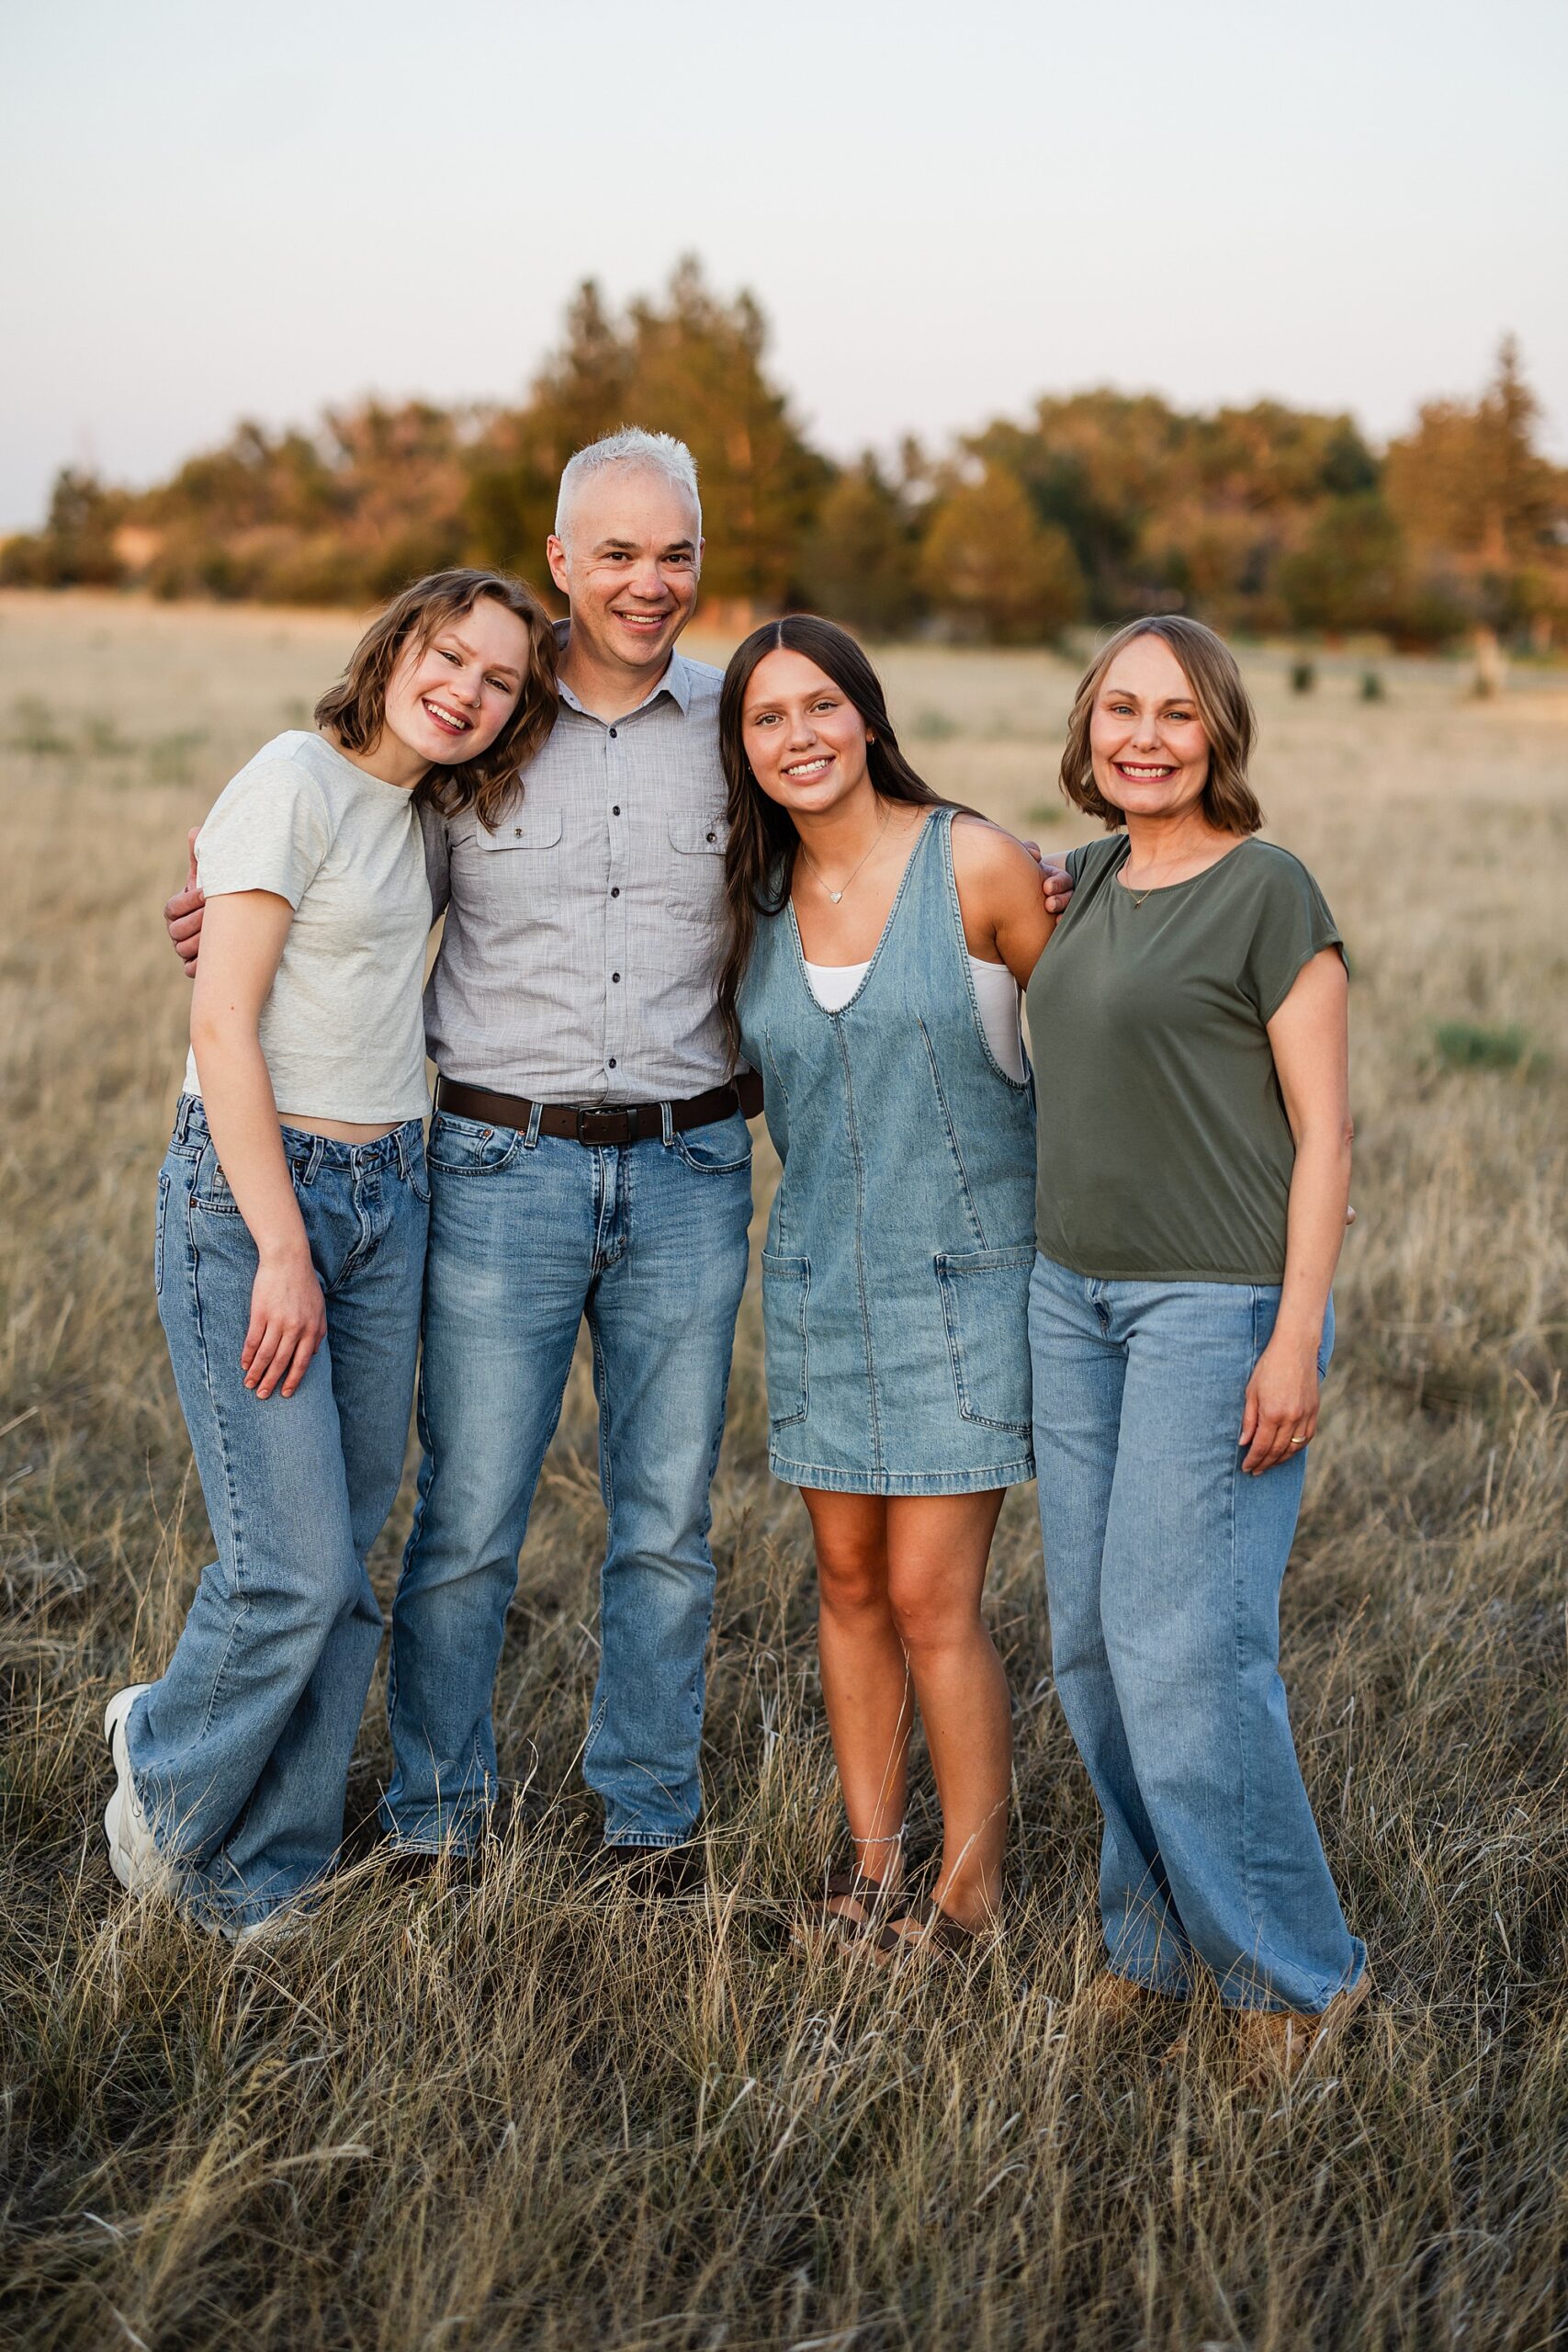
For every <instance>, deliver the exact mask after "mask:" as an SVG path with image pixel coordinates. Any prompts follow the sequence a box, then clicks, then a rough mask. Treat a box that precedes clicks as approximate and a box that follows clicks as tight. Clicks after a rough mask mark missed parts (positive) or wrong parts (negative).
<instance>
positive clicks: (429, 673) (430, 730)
mask: <svg viewBox="0 0 1568 2352" xmlns="http://www.w3.org/2000/svg"><path fill="white" fill-rule="evenodd" d="M527 667H528V632H527V630H526V629H525V628H524V626H523V623H522V622H521V621H520V620H519V619H518V617H517V615H516V614H515V613H513V612H509V611H508V610H507V608H506V606H505V605H500V604H497V602H496V600H495V598H494V597H493V596H480V597H479V599H478V600H477V602H476V603H475V604H474V605H471V606H470V607H469V609H468V612H466V613H460V614H458V615H457V618H456V619H455V620H451V621H448V622H447V623H446V625H445V626H444V627H443V628H438V629H437V630H436V631H435V634H434V637H432V639H430V642H429V643H428V645H420V644H419V643H418V642H417V641H414V640H411V641H410V642H409V643H408V644H407V645H405V646H404V648H403V650H402V651H401V653H400V655H399V656H398V660H397V663H396V666H395V667H394V669H393V671H392V674H391V676H390V677H389V679H388V681H387V706H386V719H385V724H386V728H387V731H388V732H389V734H391V735H395V736H396V737H397V739H398V741H400V743H402V744H404V745H405V746H406V747H407V749H408V750H409V751H410V752H414V753H415V754H417V756H418V757H419V758H420V759H422V760H423V761H425V762H426V763H428V764H430V765H431V766H435V767H453V766H456V765H457V763H459V762H461V761H463V760H475V759H478V757H479V753H480V752H488V751H489V749H490V747H491V744H492V743H493V742H494V741H495V739H496V737H497V736H498V735H499V734H500V732H501V730H502V728H503V727H504V726H505V724H506V722H507V720H508V719H509V718H511V716H512V714H513V711H514V710H515V709H516V707H517V697H518V695H520V694H521V693H522V691H523V680H524V678H525V675H526V673H527Z"/></svg>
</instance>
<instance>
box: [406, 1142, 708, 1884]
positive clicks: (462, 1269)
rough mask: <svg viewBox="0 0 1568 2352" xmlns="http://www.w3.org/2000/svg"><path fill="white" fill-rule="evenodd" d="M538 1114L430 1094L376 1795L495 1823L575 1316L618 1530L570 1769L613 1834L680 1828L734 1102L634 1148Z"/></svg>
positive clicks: (415, 1839) (690, 1731)
mask: <svg viewBox="0 0 1568 2352" xmlns="http://www.w3.org/2000/svg"><path fill="white" fill-rule="evenodd" d="M536 1128H537V1122H536V1123H535V1128H534V1131H532V1132H530V1133H526V1134H522V1133H519V1132H517V1131H516V1130H514V1129H513V1128H510V1127H489V1126H485V1125H480V1124H479V1123H477V1122H476V1121H474V1120H471V1119H459V1118H454V1117H452V1116H450V1115H449V1114H446V1113H444V1112H443V1113H438V1114H437V1115H436V1117H435V1120H434V1124H433V1125H432V1127H431V1133H430V1166H431V1186H432V1193H433V1196H434V1197H433V1202H432V1207H431V1225H430V1260H429V1267H428V1272H427V1276H426V1283H425V1310H424V1361H423V1371H422V1374H421V1379H420V1405H419V1414H420V1436H421V1439H422V1440H423V1446H424V1460H423V1465H422V1467H421V1470H420V1480H419V1506H418V1510H417V1511H416V1513H415V1518H414V1526H413V1532H412V1536H411V1537H410V1539H409V1546H408V1551H407V1553H406V1555H404V1560H403V1573H402V1579H401V1582H400V1585H399V1587H398V1594H397V1599H396V1601H395V1602H394V1604H393V1610H392V1658H391V1669H390V1674H389V1683H388V1704H389V1711H390V1715H391V1733H392V1748H393V1754H394V1759H395V1770H394V1773H393V1779H392V1784H391V1787H390V1788H389V1791H388V1792H387V1795H386V1797H385V1799H384V1800H383V1817H384V1820H385V1822H386V1825H387V1827H388V1829H389V1832H390V1834H391V1836H392V1837H393V1838H394V1839H395V1840H396V1841H397V1842H398V1843H399V1844H400V1845H401V1846H403V1847H406V1848H412V1849H432V1848H434V1847H436V1846H438V1845H440V1844H442V1843H444V1842H446V1841H448V1840H449V1841H451V1842H452V1843H453V1844H455V1845H457V1846H458V1847H466V1846H468V1845H470V1844H471V1843H472V1842H473V1840H474V1839H475V1838H477V1837H478V1836H479V1835H481V1834H482V1832H483V1828H484V1825H485V1820H486V1816H487V1813H488V1809H489V1806H490V1804H491V1801H492V1799H493V1797H494V1795H495V1792H496V1778H497V1773H496V1755H495V1732H494V1725H493V1723H492V1720H491V1693H492V1691H493V1688H494V1683H495V1672H496V1665H497V1662H498V1660H499V1658H500V1655H501V1645H502V1633H503V1630H504V1625H505V1619H506V1611H507V1606H508V1603H509V1602H510V1600H511V1599H512V1596H513V1591H514V1590H515V1588H516V1583H517V1555H518V1553H519V1551H520V1550H521V1548H522V1544H523V1538H524V1535H525V1531H526V1529H527V1525H528V1512H529V1509H530V1506H531V1505H532V1502H533V1499H534V1489H535V1487H536V1484H537V1481H538V1476H539V1468H540V1464H542V1463H543V1461H544V1458H545V1449H546V1447H547V1445H548V1444H549V1442H550V1439H551V1437H552V1435H553V1434H554V1431H555V1427H556V1423H557V1421H558V1419H559V1418H560V1409H561V1398H562V1396H563V1394H564V1392H565V1388H566V1382H567V1374H569V1372H570V1369H571V1358H572V1350H573V1346H574V1344H575V1342H576V1339H577V1331H578V1326H579V1324H580V1323H581V1320H582V1318H583V1317H584V1316H586V1317H587V1319H588V1329H589V1332H590V1335H591V1338H592V1346H593V1384H594V1390H595V1394H596V1395H597V1397H598V1399H599V1438H600V1443H599V1476H600V1484H601V1487H602V1488H603V1491H604V1503H605V1508H606V1510H607V1511H608V1513H609V1531H608V1544H607V1548H606V1552H605V1557H604V1569H603V1573H602V1577H601V1585H600V1654H599V1655H600V1665H599V1678H598V1687H597V1689H596V1690H595V1691H594V1694H593V1702H592V1712H591V1715H590V1720H589V1726H588V1739H587V1745H586V1747H585V1749H584V1752H583V1776H584V1778H585V1779H586V1781H587V1782H588V1784H589V1786H590V1788H592V1790H593V1791H594V1792H596V1793H597V1794H598V1795H599V1796H600V1797H601V1798H602V1799H603V1801H604V1835H605V1838H607V1839H608V1840H610V1841H612V1842H614V1843H615V1844H619V1845H628V1846H649V1847H654V1846H671V1845H676V1844H679V1843H680V1842H681V1840H682V1838H686V1837H688V1836H689V1835H690V1834H691V1831H692V1828H693V1826H694V1824H695V1821H696V1818H697V1814H698V1811H699V1808H700V1804H701V1794H702V1789H701V1781H700V1777H699V1770H698V1749H699V1745H700V1740H701V1735H702V1720H703V1697H704V1666H703V1654H704V1650H705V1645H706V1642H707V1632H708V1623H709V1620H710V1617H711V1615H712V1611H713V1589H714V1566H713V1555H712V1554H711V1553H710V1551H709V1549H708V1544H707V1533H708V1528H709V1525H710V1523H711V1513H710V1511H709V1508H708V1486H709V1482H710V1480H711V1479H712V1476H713V1473H714V1467H715V1464H716V1461H717V1458H718V1444H719V1438H720V1435H721V1434H722V1431H723V1427H724V1408H725V1398H726V1393H727V1390H728V1381H729V1358H730V1350H731V1347H732V1345H733V1341H734V1336H735V1317H736V1311H737V1309H738V1307H739V1303H740V1293H741V1290H742V1288H743V1286H744V1283H745V1280H746V1263H747V1242H746V1236H747V1227H748V1224H749V1222H750V1211H751V1178H750V1165H751V1139H750V1135H749V1134H748V1132H747V1127H746V1122H745V1120H744V1119H743V1118H742V1117H741V1116H740V1115H739V1113H736V1114H734V1115H733V1116H731V1117H730V1118H728V1119H723V1120H718V1121H716V1122H715V1123H714V1124H713V1125H711V1126H704V1127H696V1128H693V1129H691V1130H689V1131H688V1132H687V1133H686V1134H684V1135H674V1136H671V1137H670V1138H669V1139H668V1140H666V1141H664V1142H662V1143H661V1142H660V1141H659V1140H658V1139H657V1138H652V1137H650V1138H649V1139H648V1140H647V1141H644V1142H640V1143H636V1144H631V1145H627V1146H624V1147H616V1146H592V1147H587V1146H584V1145H582V1144H580V1143H575V1142H571V1141H569V1140H567V1139H566V1138H564V1137H558V1136H540V1135H539V1134H538V1133H537V1131H536Z"/></svg>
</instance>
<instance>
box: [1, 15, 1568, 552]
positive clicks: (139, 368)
mask: <svg viewBox="0 0 1568 2352" xmlns="http://www.w3.org/2000/svg"><path fill="white" fill-rule="evenodd" d="M1565 156H1568V6H1565V5H1564V4H1563V0H1486V5H1485V6H1475V5H1473V0H1467V5H1456V0H1425V5H1419V6H1417V5H1414V0H1359V5H1357V0H1316V5H1315V6H1306V7H1296V8H1292V9H1290V10H1286V9H1284V8H1282V7H1280V6H1269V5H1268V0H1185V5H1183V6H1172V5H1170V0H1160V4H1159V5H1156V0H1119V5H1111V6H1095V5H1092V0H1075V5H1073V6H1059V5H1056V0H942V5H933V4H932V0H790V5H789V6H777V5H773V6H756V5H751V4H750V0H724V5H718V0H689V4H688V0H665V5H663V6H650V5H648V0H578V5H576V6H572V5H570V0H558V4H557V5H556V6H553V7H544V6H536V5H533V0H439V4H438V5H434V6H423V7H422V6H415V5H413V0H377V4H376V5H367V0H310V4H309V5H307V0H267V5H266V6H264V7H261V8H258V9H255V10H250V9H246V10H243V11H242V10H240V9H237V8H232V7H227V6H220V5H217V0H130V4H129V5H128V0H114V5H110V0H49V5H48V6H37V7H34V8H31V9H28V11H26V13H25V14H24V11H23V9H22V6H21V5H20V0H0V315H3V316H4V317H5V319H6V338H5V342H6V356H5V358H4V362H3V364H0V530H3V529H6V528H15V527H17V526H26V525H28V524H31V523H33V522H35V521H37V520H38V519H39V515H41V512H42V508H43V504H44V502H45V499H46V496H47V491H48V485H49V482H50V481H51V477H52V475H53V473H54V470H55V469H56V468H57V467H58V466H60V465H62V464H65V463H84V462H85V463H90V464H92V465H95V466H96V467H97V468H98V469H101V470H102V471H103V473H104V474H105V475H106V476H107V477H108V478H110V479H112V480H116V481H127V482H131V483H138V484H140V483H144V482H147V481H153V480H155V479H157V478H158V477H160V476H161V475H163V474H164V473H166V472H167V471H168V470H169V469H171V468H172V467H173V466H174V465H175V463H177V461H178V460H179V459H180V458H183V457H185V456H186V455H188V454H190V453H191V452H192V451H194V450H196V449H197V448H201V447H210V446H212V445H213V444H215V443H217V442H218V441H220V440H221V439H222V438H223V437H224V436H225V435H227V433H228V432H229V430H230V428H231V425H232V424H233V423H234V421H235V420H236V419H237V418H238V417H240V416H241V415H252V416H255V417H259V418H260V419H262V420H263V421H264V422H265V423H266V424H275V425H276V424H287V423H301V422H309V421H310V419H311V418H312V417H313V416H314V415H315V413H317V411H318V410H319V409H320V408H321V406H322V405H323V404H325V403H327V402H344V401H352V400H354V399H355V398H356V397H358V396H359V395H361V394H363V393H366V392H369V391H376V392H379V393H382V394H385V395H392V396H396V395H400V394H405V393H410V392H423V393H427V394H429V395H431V396H432V397H434V398H435V399H438V400H457V399H470V398H478V399H494V398H502V399H505V398H513V397H515V396H516V395H517V394H518V393H519V392H520V391H521V390H522V387H523V386H524V384H525V381H526V379H527V378H528V376H529V374H530V373H531V372H532V370H533V368H534V367H535V366H536V363H537V361H538V360H539V358H540V357H541V356H542V355H543V354H544V353H545V352H546V351H547V349H548V348H549V347H550V345H552V344H553V342H554V341H555V340H556V338H557V335H558V331H559V325H560V316H561V311H562V308H563V305H564V303H565V301H566V300H567V298H568V297H569V295H570V292H571V290H572V288H573V287H574V286H575V285H576V284H577V283H578V281H579V280H580V279H581V278H583V277H598V278H599V279H600V281H601V283H602V285H603V286H604V289H605V292H606V294H607V295H608V296H609V297H611V298H612V299H614V300H621V299H624V298H625V297H626V296H627V295H631V294H635V293H638V292H644V291H651V290H655V289H657V288H659V287H660V286H661V285H662V283H663V281H664V279H665V278H666V277H668V274H669V271H670V268H671V265H672V263H673V262H674V261H675V259H676V257H677V256H678V255H679V254H682V252H684V251H687V250H691V251H694V252H696V253H697V254H699V255H700V256H701V257H702V259H703V261H704V263H705V267H706V269H707V271H708V274H709V277H710V278H711V279H712V280H713V281H714V283H715V284H716V286H717V287H718V288H720V289H721V290H722V291H724V292H726V293H730V292H733V291H734V290H735V289H736V288H739V287H740V286H742V285H746V286H750V288H752V289H753V290H754V291H755V293H756V294H757V295H758V296H759V298H760V300H761V303H762V306H763V309H764V311H766V313H767V315H768V318H769V320H770V321H771V322H772V325H773V345H772V360H773V369H774V372H775V373H776V375H777V376H778V377H779V378H780V379H782V380H783V382H784V384H785V385H786V386H787V387H788V388H789V390H790V392H791V394H792V396H793V399H794V402H795V413H796V414H797V416H798V417H799V419H800V420H801V422H802V423H803V424H805V426H806V427H807V430H808V432H810V433H811V434H812V435H814V436H815V437H816V438H817V439H818V442H819V443H820V444H821V445H822V446H824V447H827V448H829V449H830V450H831V451H833V452H835V453H837V454H840V455H848V454H850V453H852V451H853V450H855V449H856V448H857V447H861V446H863V445H864V444H866V443H874V444H876V445H878V446H880V447H889V446H891V445H892V443H893V442H894V441H896V439H897V436H898V435H899V434H900V433H902V432H903V431H905V430H914V431H917V432H919V433H920V434H921V435H925V436H927V437H928V438H931V439H933V440H939V441H940V440H941V438H942V436H944V435H946V434H947V433H949V432H952V431H954V430H966V429H972V428H974V427H976V426H978V425H980V424H983V423H985V422H986V421H987V420H988V419H989V418H990V417H992V416H994V415H996V414H998V413H1007V414H1013V415H1021V414H1023V413H1025V412H1026V411H1027V408H1028V406H1029V404H1030V402H1031V401H1032V399H1033V398H1034V397H1035V396H1036V395H1037V394H1039V393H1041V392H1043V391H1053V392H1059V391H1067V390H1074V389H1076V388H1078V387H1081V386H1084V385H1089V384H1097V383H1111V384H1114V385H1117V386H1120V387H1122V388H1123V389H1126V390H1142V389H1145V388H1146V389H1153V390H1158V391H1161V392H1164V393H1166V394H1167V395H1168V396H1169V397H1171V398H1173V399H1175V400H1176V401H1179V402H1181V403H1183V404H1188V405H1199V404H1209V403H1212V402H1214V401H1241V402H1245V401H1251V400H1253V399H1256V398H1258V397H1259V396H1262V395H1265V394H1272V395H1275V396H1278V397H1280V398H1281V399H1284V400H1288V401H1293V402H1297V403H1300V404H1303V405H1310V406H1314V407H1320V408H1332V409H1339V408H1348V409H1350V410H1352V411H1353V412H1354V413H1356V415H1357V416H1358V417H1359V419H1360V420H1361V422H1362V424H1364V425H1365V426H1366V427H1367V429H1368V430H1369V431H1370V432H1371V433H1372V434H1374V435H1378V436H1380V437H1381V436H1382V435H1386V434H1388V433H1390V432H1393V431H1396V430H1398V429H1399V428H1400V427H1402V426H1403V425H1404V424H1406V423H1407V422H1408V421H1409V419H1410V417H1411V415H1412V414H1413V413H1414V409H1415V406H1416V401H1418V400H1420V399H1422V398H1423V397H1430V396H1432V395H1434V394H1438V393H1445V392H1446V393H1454V394H1459V395H1461V396H1465V397H1469V396H1472V395H1473V393H1474V391H1475V390H1477V389H1478V388H1479V386H1480V385H1481V383H1482V382H1483V379H1485V377H1486V375H1487V373H1488V372H1489V369H1490V367H1491V363H1492V359H1493V356H1494V353H1495V347H1496V345H1497V342H1498V339H1499V337H1500V335H1501V334H1503V333H1504V331H1505V330H1506V329H1509V328H1511V329H1512V330H1513V331H1514V332H1515V333H1516V334H1517V335H1518V337H1519V339H1520V342H1521V344H1522V346H1523V350H1524V356H1525V361H1526V366H1527V370H1528V373H1529V379H1530V381H1531V383H1532V384H1533V385H1534V387H1535V390H1536V391H1537V393H1538V395H1539V396H1540V399H1541V401H1542V402H1543V403H1544V405H1545V407H1546V410H1547V414H1548V436H1549V441H1550V444H1551V447H1552V448H1553V449H1554V451H1555V452H1556V453H1558V454H1559V455H1562V456H1568V300H1565V299H1564V296H1565V289H1568V164H1565V160H1564V159H1565Z"/></svg>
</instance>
